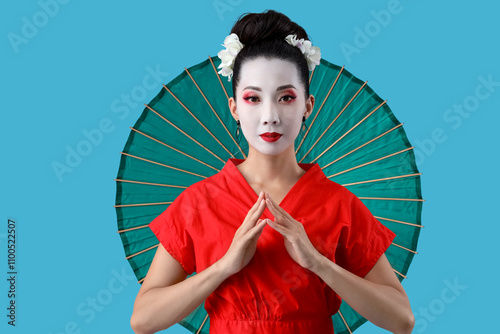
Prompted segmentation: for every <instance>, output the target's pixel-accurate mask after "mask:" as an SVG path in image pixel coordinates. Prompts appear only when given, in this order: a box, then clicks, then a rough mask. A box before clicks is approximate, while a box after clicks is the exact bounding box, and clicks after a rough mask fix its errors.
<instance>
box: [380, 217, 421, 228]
mask: <svg viewBox="0 0 500 334" xmlns="http://www.w3.org/2000/svg"><path fill="white" fill-rule="evenodd" d="M374 217H375V218H377V219H383V220H387V221H390V222H394V223H398V224H404V225H410V226H415V227H424V226H423V225H418V224H413V223H408V222H404V221H401V220H396V219H391V218H385V217H377V216H374Z"/></svg>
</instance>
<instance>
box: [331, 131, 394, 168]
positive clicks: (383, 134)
mask: <svg viewBox="0 0 500 334" xmlns="http://www.w3.org/2000/svg"><path fill="white" fill-rule="evenodd" d="M402 125H403V123H400V124H398V125H396V126H395V127H393V128H392V129H389V130H387V131H386V132H384V133H382V134H381V135H378V136H377V137H375V138H373V139H371V140H370V141H367V142H366V143H364V144H363V145H361V146H358V147H356V148H355V149H354V150H352V151H350V152H348V153H346V154H344V155H343V156H341V157H340V158H337V159H335V160H334V161H332V162H330V163H328V164H326V165H325V166H323V167H322V168H326V167H328V166H330V165H331V164H333V163H335V162H337V161H339V160H340V159H343V158H345V157H346V156H348V155H349V154H351V153H353V152H355V151H357V150H359V149H360V148H362V147H364V146H366V145H368V144H370V143H371V142H374V141H375V140H377V139H379V138H382V137H383V136H385V135H386V134H388V133H389V132H391V131H394V130H396V129H397V128H399V127H400V126H402Z"/></svg>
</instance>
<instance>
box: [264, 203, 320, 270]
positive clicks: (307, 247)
mask: <svg viewBox="0 0 500 334" xmlns="http://www.w3.org/2000/svg"><path fill="white" fill-rule="evenodd" d="M265 198H266V204H267V207H268V208H269V211H271V213H272V214H273V216H274V221H272V220H270V219H265V220H264V222H267V224H268V225H269V226H271V227H272V228H274V229H275V230H276V231H278V232H279V233H281V234H282V235H283V237H284V239H285V247H286V250H287V251H288V254H290V256H291V257H292V259H293V260H294V261H295V262H297V263H298V264H300V265H301V266H302V267H304V268H306V269H309V270H312V269H313V268H314V267H315V266H316V264H317V263H318V261H320V259H321V257H322V256H323V255H322V254H321V253H320V252H318V250H317V249H316V248H314V246H313V244H312V243H311V241H310V240H309V237H308V236H307V233H306V231H305V229H304V226H303V225H302V224H301V223H300V222H298V221H296V220H295V219H293V218H292V216H290V215H289V214H288V212H286V211H285V210H283V209H282V208H281V207H280V206H279V205H278V204H276V203H275V202H274V201H273V200H272V199H271V197H270V196H269V194H268V193H266V197H265Z"/></svg>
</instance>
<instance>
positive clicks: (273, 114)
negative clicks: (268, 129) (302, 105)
mask: <svg viewBox="0 0 500 334" xmlns="http://www.w3.org/2000/svg"><path fill="white" fill-rule="evenodd" d="M263 107H264V111H263V113H262V123H263V124H264V125H268V124H279V123H280V117H279V114H278V112H277V111H276V108H275V107H274V106H273V105H271V104H267V105H266V106H263Z"/></svg>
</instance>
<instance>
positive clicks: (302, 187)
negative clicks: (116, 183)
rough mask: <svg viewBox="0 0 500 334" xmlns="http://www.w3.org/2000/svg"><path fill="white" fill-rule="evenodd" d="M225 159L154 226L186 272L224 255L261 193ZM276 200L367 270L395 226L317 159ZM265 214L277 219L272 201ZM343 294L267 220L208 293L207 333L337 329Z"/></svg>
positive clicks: (344, 259)
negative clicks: (245, 253) (235, 266)
mask: <svg viewBox="0 0 500 334" xmlns="http://www.w3.org/2000/svg"><path fill="white" fill-rule="evenodd" d="M243 161H244V160H243V159H228V161H227V163H226V164H225V166H224V168H223V169H222V170H221V171H220V172H219V173H217V174H215V175H213V176H211V177H208V178H206V179H204V180H202V181H199V182H197V183H195V184H193V185H191V186H190V187H188V188H187V189H185V190H184V191H183V192H182V193H181V194H180V195H179V196H178V197H177V198H176V199H175V201H174V202H173V203H172V204H170V206H169V207H168V208H167V209H166V210H165V211H164V212H163V213H161V214H160V215H159V216H158V217H157V218H155V219H154V220H153V221H152V222H151V223H150V224H149V227H150V228H151V230H152V231H153V232H154V233H155V235H156V236H157V238H158V240H159V241H160V242H161V243H162V245H163V246H164V247H165V249H166V250H167V251H168V252H169V253H170V254H171V255H172V256H173V257H174V258H175V259H176V260H177V261H179V263H180V264H181V265H182V266H183V268H184V269H185V270H186V272H187V273H188V274H191V273H193V272H201V271H203V270H204V269H205V268H207V267H209V266H210V265H212V264H213V263H214V262H216V261H217V260H219V259H220V258H222V256H224V254H225V253H226V252H227V250H228V249H229V246H230V245H231V241H232V239H233V237H234V233H235V232H236V230H237V229H238V227H239V226H240V225H241V223H242V222H243V220H244V219H245V216H246V215H247V213H248V210H249V209H250V208H251V207H252V205H254V203H255V202H256V201H257V198H258V194H257V193H255V191H254V190H253V189H252V187H250V185H249V184H248V183H247V181H246V180H245V178H244V177H243V175H242V174H241V173H240V171H239V170H238V169H237V168H236V165H238V164H239V163H241V162H243ZM299 166H300V167H301V168H302V169H304V170H306V173H305V174H303V175H302V177H301V178H300V179H299V180H298V181H297V183H296V184H295V185H294V186H293V187H292V188H291V189H290V191H289V192H288V193H287V195H286V196H285V198H284V199H283V200H282V202H281V203H280V204H279V205H280V206H281V207H282V208H283V209H284V210H285V211H287V212H288V213H289V214H290V215H291V216H292V217H293V218H294V219H295V220H297V221H299V222H301V223H302V224H303V225H304V228H305V231H306V233H307V235H308V237H309V239H310V240H311V243H312V244H313V245H314V246H315V248H316V249H317V250H318V251H319V252H320V253H321V254H323V255H324V256H326V257H327V258H328V259H330V260H331V261H333V262H335V263H337V264H338V265H340V266H341V267H343V268H345V269H347V270H349V271H350V272H352V273H354V274H356V275H358V276H360V277H364V276H365V275H366V274H367V273H368V272H369V271H370V269H371V268H372V267H373V266H374V265H375V263H376V262H377V260H378V259H379V257H380V256H381V255H382V254H383V253H384V252H385V250H386V249H387V248H388V247H389V245H390V244H391V242H392V240H393V239H394V237H395V234H394V233H393V232H392V231H391V230H389V229H388V228H387V227H385V226H384V225H382V224H381V223H380V222H379V221H378V220H377V219H376V218H375V217H373V215H372V214H371V213H370V211H369V210H368V208H367V207H366V206H365V205H364V204H363V203H362V202H361V200H360V199H359V198H357V197H356V196H355V195H354V194H353V193H351V192H350V191H349V190H347V188H345V187H343V186H341V185H339V184H337V183H335V182H333V181H331V180H330V179H328V178H327V177H326V176H325V174H324V173H323V171H322V169H321V168H320V166H319V165H318V164H317V163H314V164H303V163H300V164H299ZM261 218H270V219H272V220H274V217H273V215H272V214H271V212H270V211H269V209H268V208H266V209H265V211H264V213H263V214H262V216H261ZM340 303H341V299H340V297H339V296H338V295H337V294H336V293H335V292H334V291H333V290H332V289H331V288H330V287H329V286H328V285H327V284H326V283H324V282H323V280H322V279H321V278H319V277H318V276H317V275H316V274H314V273H313V272H311V271H309V270H307V269H304V268H302V267H301V266H300V265H299V264H298V263H296V262H295V261H294V260H293V259H292V258H291V257H290V255H289V254H288V252H287V250H286V248H285V245H284V240H283V236H282V235H281V234H280V233H279V232H277V231H275V230H274V229H273V228H272V227H271V226H265V227H264V230H263V232H262V234H261V236H260V237H259V240H258V242H257V250H256V252H255V255H254V257H253V258H252V260H251V261H250V263H249V264H248V265H247V266H246V267H244V268H243V269H242V270H241V271H239V272H238V273H236V274H234V275H232V276H230V277H229V278H228V279H226V280H225V281H224V282H223V283H222V284H221V285H219V287H218V288H217V289H215V291H214V292H213V293H212V294H210V296H209V297H208V298H207V299H206V301H205V309H206V311H207V313H208V315H209V317H210V333H217V334H219V333H240V334H243V333H273V334H276V333H287V334H293V333H322V334H324V333H326V334H328V333H333V332H334V331H333V323H332V318H331V317H332V316H333V315H334V314H335V313H336V312H337V311H338V309H339V307H340Z"/></svg>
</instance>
